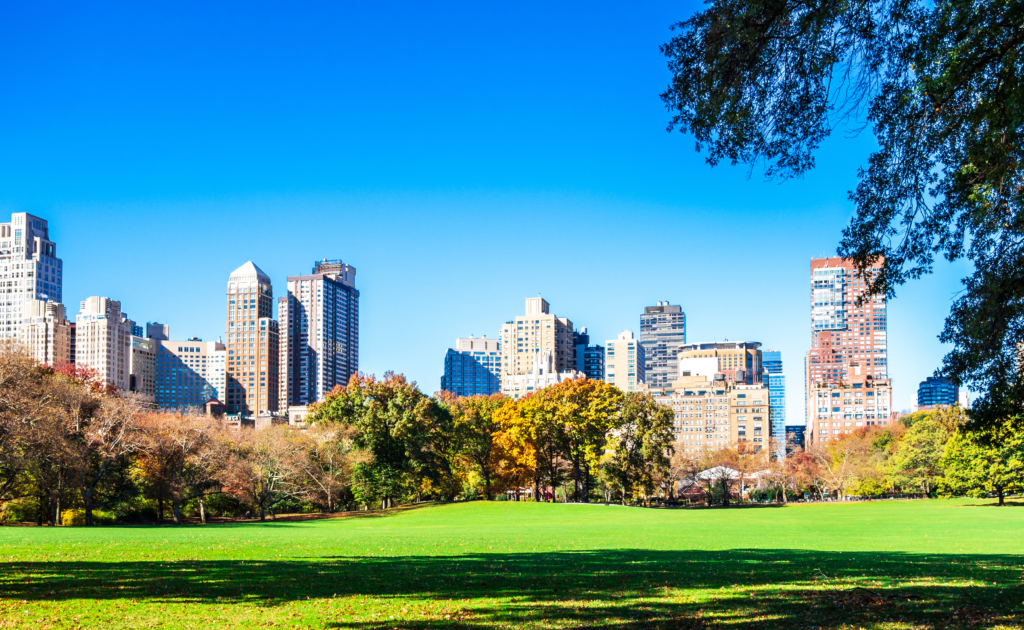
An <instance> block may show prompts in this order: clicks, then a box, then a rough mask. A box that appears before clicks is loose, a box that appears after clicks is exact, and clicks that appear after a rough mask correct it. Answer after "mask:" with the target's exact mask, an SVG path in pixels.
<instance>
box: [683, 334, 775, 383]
mask: <svg viewBox="0 0 1024 630" xmlns="http://www.w3.org/2000/svg"><path fill="white" fill-rule="evenodd" d="M676 356H678V357H679V360H680V361H682V360H684V359H717V360H718V372H719V373H720V374H722V375H723V376H724V377H725V380H727V381H728V382H730V383H746V384H747V385H756V384H758V383H761V382H762V380H763V378H764V368H763V367H762V365H761V360H762V358H761V343H760V342H757V341H709V342H703V343H689V344H686V345H685V346H680V347H679V351H678V352H677V354H676Z"/></svg>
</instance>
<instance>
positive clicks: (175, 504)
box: [171, 496, 181, 525]
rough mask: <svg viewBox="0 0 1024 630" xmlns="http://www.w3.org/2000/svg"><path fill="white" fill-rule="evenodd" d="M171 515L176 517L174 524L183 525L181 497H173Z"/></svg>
mask: <svg viewBox="0 0 1024 630" xmlns="http://www.w3.org/2000/svg"><path fill="white" fill-rule="evenodd" d="M171 515H172V516H173V517H174V524H175V525H181V497H178V496H175V497H172V498H171Z"/></svg>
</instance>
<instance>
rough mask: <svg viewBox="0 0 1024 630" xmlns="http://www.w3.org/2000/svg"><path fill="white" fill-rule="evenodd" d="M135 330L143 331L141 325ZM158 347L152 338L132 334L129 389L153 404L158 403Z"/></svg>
mask: <svg viewBox="0 0 1024 630" xmlns="http://www.w3.org/2000/svg"><path fill="white" fill-rule="evenodd" d="M134 330H135V331H136V332H142V328H141V326H135V327H134ZM156 348H157V346H156V342H155V341H153V340H152V339H146V338H145V337H140V336H139V335H135V334H133V335H131V353H130V355H129V357H130V365H131V368H130V370H129V374H128V390H129V391H131V392H134V393H136V394H137V395H139V396H140V397H141V398H142V400H144V401H146V402H147V403H153V404H155V403H156Z"/></svg>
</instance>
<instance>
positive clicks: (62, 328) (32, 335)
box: [19, 300, 74, 366]
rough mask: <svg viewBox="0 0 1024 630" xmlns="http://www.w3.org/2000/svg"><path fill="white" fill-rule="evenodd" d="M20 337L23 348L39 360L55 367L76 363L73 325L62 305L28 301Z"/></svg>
mask: <svg viewBox="0 0 1024 630" xmlns="http://www.w3.org/2000/svg"><path fill="white" fill-rule="evenodd" d="M19 335H20V341H21V345H22V346H23V347H24V348H25V349H26V350H28V352H29V354H31V355H32V358H34V359H35V360H36V361H38V362H40V363H44V364H46V365H52V366H57V365H61V364H64V363H74V361H73V360H72V356H71V323H70V322H68V320H67V317H66V316H65V314H64V305H63V304H61V303H60V302H50V301H43V300H29V301H28V308H27V309H26V317H25V319H23V320H22V321H21V327H20V331H19Z"/></svg>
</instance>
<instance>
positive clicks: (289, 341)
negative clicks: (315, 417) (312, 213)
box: [277, 260, 359, 410]
mask: <svg viewBox="0 0 1024 630" xmlns="http://www.w3.org/2000/svg"><path fill="white" fill-rule="evenodd" d="M355 283H356V269H355V267H353V266H351V265H346V264H345V263H343V262H342V261H340V260H324V261H322V262H317V263H315V264H314V265H313V273H312V274H311V275H307V276H289V278H288V295H286V296H284V297H282V298H280V299H279V300H278V307H277V315H278V319H279V321H280V331H281V334H280V337H281V348H280V357H279V359H280V369H281V383H280V388H281V392H280V405H279V406H280V407H281V409H282V410H283V409H285V408H287V407H290V406H303V405H308V404H310V403H314V402H317V401H319V400H323V398H324V396H326V395H327V394H328V393H329V392H330V391H331V390H332V389H334V386H335V385H345V384H347V383H348V380H349V378H350V377H351V376H352V375H353V374H356V373H357V372H359V291H357V290H356V286H355Z"/></svg>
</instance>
